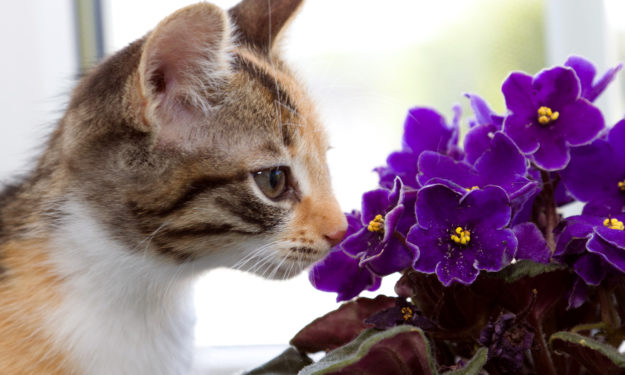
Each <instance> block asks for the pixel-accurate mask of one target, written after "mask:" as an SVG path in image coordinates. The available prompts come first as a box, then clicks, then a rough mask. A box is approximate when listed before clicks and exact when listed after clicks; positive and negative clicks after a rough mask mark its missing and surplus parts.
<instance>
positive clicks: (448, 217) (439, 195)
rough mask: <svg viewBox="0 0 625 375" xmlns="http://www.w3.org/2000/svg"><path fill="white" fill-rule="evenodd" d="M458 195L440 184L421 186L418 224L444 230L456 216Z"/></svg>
mask: <svg viewBox="0 0 625 375" xmlns="http://www.w3.org/2000/svg"><path fill="white" fill-rule="evenodd" d="M474 191H477V190H474ZM460 197H461V195H460V194H458V193H456V192H455V191H453V190H451V189H450V188H449V187H447V186H445V185H442V184H435V185H428V186H425V187H423V188H422V189H421V190H419V193H418V194H417V209H416V212H417V223H418V225H419V226H420V227H421V228H423V229H434V230H438V231H439V232H440V231H446V230H447V229H448V228H450V227H451V226H452V225H453V223H454V222H455V218H456V217H457V216H458V213H459V210H460V208H459V207H458V201H459V200H460ZM413 243H415V242H413ZM415 244H416V245H417V246H419V244H417V243H415Z"/></svg>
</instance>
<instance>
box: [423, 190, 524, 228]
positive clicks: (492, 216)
mask: <svg viewBox="0 0 625 375" xmlns="http://www.w3.org/2000/svg"><path fill="white" fill-rule="evenodd" d="M419 204H420V202H417V205H419ZM460 206H461V208H462V209H461V211H460V212H459V213H458V215H457V216H456V217H455V218H454V222H455V224H456V225H460V226H464V225H467V226H469V227H473V228H489V230H496V229H500V228H503V227H505V226H506V225H508V223H510V215H511V213H512V212H511V208H510V202H509V200H508V196H507V194H506V192H505V191H504V190H503V189H502V188H500V187H498V186H492V185H491V186H486V187H484V188H482V189H477V190H472V191H470V192H469V193H467V194H466V195H465V196H464V197H462V199H461V201H460Z"/></svg>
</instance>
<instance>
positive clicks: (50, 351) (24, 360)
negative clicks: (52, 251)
mask: <svg viewBox="0 0 625 375" xmlns="http://www.w3.org/2000/svg"><path fill="white" fill-rule="evenodd" d="M45 248H46V244H45V242H43V241H37V240H28V241H13V242H9V243H7V244H5V245H4V246H2V247H1V248H0V254H2V260H1V261H2V266H3V267H4V268H5V269H6V270H5V274H3V275H2V278H1V279H0V373H1V374H33V375H34V374H51V375H54V374H59V375H60V374H72V373H74V372H73V371H71V369H70V368H68V363H67V361H66V359H65V357H64V355H63V354H62V353H59V352H58V351H56V350H55V349H54V348H53V346H52V344H51V341H50V337H49V336H48V334H47V333H46V332H44V329H43V320H44V317H45V314H47V313H48V312H49V311H50V309H51V308H53V307H54V306H56V305H58V303H59V300H60V298H59V295H58V294H57V293H56V292H55V290H57V286H58V285H59V283H60V280H59V278H58V277H57V276H55V275H54V273H53V272H52V269H51V267H50V266H49V264H47V256H46V250H45Z"/></svg>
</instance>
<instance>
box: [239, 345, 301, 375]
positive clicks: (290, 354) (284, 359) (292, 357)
mask: <svg viewBox="0 0 625 375" xmlns="http://www.w3.org/2000/svg"><path fill="white" fill-rule="evenodd" d="M311 363H312V360H311V359H310V358H308V356H307V355H305V354H302V353H300V352H298V351H297V349H295V348H293V347H291V348H288V349H287V350H285V351H284V352H282V354H280V355H279V356H277V357H276V358H274V359H272V360H271V361H269V362H267V363H265V364H264V365H262V366H260V367H258V368H256V369H254V370H252V371H250V372H246V373H245V374H244V375H296V374H297V373H298V372H299V371H300V370H301V369H303V368H304V367H306V366H308V365H310V364H311Z"/></svg>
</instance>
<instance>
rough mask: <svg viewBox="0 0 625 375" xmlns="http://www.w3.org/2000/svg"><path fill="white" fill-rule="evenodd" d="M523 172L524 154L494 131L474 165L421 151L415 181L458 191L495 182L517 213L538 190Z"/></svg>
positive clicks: (525, 172)
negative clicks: (436, 183)
mask: <svg viewBox="0 0 625 375" xmlns="http://www.w3.org/2000/svg"><path fill="white" fill-rule="evenodd" d="M526 174H527V162H526V159H525V157H524V156H523V154H521V152H520V151H519V149H518V148H517V147H516V145H515V144H514V142H512V140H511V139H510V138H509V137H508V136H506V135H505V134H504V133H502V132H497V133H495V134H494V135H493V137H492V139H489V143H488V145H487V146H486V147H485V149H484V151H483V153H482V155H481V156H480V157H479V158H478V159H477V160H476V161H475V163H474V164H473V165H470V164H468V163H467V162H464V161H455V160H453V159H452V158H450V157H448V156H446V155H442V154H438V153H435V152H432V151H425V152H423V153H422V154H421V156H420V157H419V175H418V178H417V180H418V181H419V183H420V184H421V185H426V184H428V183H435V182H439V183H444V184H448V185H449V186H450V187H452V188H454V189H455V190H456V191H457V192H459V193H466V191H469V190H471V189H476V188H482V187H484V186H487V185H497V186H499V187H501V188H503V189H504V191H505V192H506V193H507V194H508V197H509V198H510V200H511V202H512V208H513V213H516V212H518V211H519V210H520V209H521V207H523V205H524V204H525V202H526V201H527V200H528V199H529V198H530V197H531V196H533V195H534V194H535V192H536V191H537V189H538V183H537V182H536V181H530V180H528V179H527V178H526V177H525V176H526ZM447 181H449V182H452V184H449V183H447Z"/></svg>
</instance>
